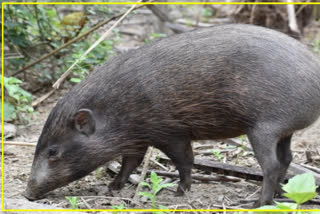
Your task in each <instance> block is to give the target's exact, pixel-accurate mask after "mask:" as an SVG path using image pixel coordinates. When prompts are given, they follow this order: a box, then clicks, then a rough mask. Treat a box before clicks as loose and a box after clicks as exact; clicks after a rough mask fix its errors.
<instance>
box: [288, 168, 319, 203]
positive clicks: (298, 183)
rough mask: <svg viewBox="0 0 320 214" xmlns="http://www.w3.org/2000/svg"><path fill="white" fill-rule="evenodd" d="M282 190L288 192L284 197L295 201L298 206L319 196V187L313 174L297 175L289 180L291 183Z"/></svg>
mask: <svg viewBox="0 0 320 214" xmlns="http://www.w3.org/2000/svg"><path fill="white" fill-rule="evenodd" d="M282 189H283V190H284V191H286V192H287V193H285V194H284V196H286V197H287V198H290V199H292V200H294V201H295V202H296V203H298V204H302V203H304V202H306V201H308V200H310V199H312V198H314V197H316V196H317V193H316V189H317V186H316V184H315V179H314V177H313V175H312V173H304V174H301V175H296V176H295V177H293V178H291V179H289V182H288V183H287V184H286V185H283V186H282Z"/></svg>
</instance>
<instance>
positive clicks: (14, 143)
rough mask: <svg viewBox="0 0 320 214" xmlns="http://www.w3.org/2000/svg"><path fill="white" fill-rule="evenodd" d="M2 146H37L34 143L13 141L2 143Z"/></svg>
mask: <svg viewBox="0 0 320 214" xmlns="http://www.w3.org/2000/svg"><path fill="white" fill-rule="evenodd" d="M3 144H4V145H12V146H37V144H35V143H25V142H14V141H4V142H3Z"/></svg>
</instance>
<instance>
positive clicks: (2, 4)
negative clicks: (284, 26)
mask: <svg viewBox="0 0 320 214" xmlns="http://www.w3.org/2000/svg"><path fill="white" fill-rule="evenodd" d="M21 4H26V5H34V4H40V5H42V4H52V5H58V4H78V5H79V4H84V5H91V4H117V5H125V4H162V5H163V4H176V5H184V4H188V5H199V4H233V5H234V4H235V5H240V4H246V5H252V4H255V5H270V4H273V5H286V4H294V5H301V4H309V5H320V2H289V3H288V2H2V3H1V6H2V8H1V10H2V16H1V21H2V26H1V29H2V37H1V38H2V41H1V47H2V48H1V60H2V61H1V62H2V71H1V73H2V78H1V97H2V98H1V115H3V114H4V110H3V103H4V86H3V79H4V78H3V76H4V50H3V48H4V9H3V8H4V6H5V5H21ZM1 129H2V134H1V139H2V145H1V148H2V150H1V151H2V152H1V153H2V154H1V168H2V170H1V171H2V173H1V184H2V188H1V210H2V211H4V212H28V211H29V212H31V211H32V212H34V211H39V212H45V211H46V212H101V211H107V212H112V211H114V212H156V211H163V212H192V211H195V212H237V211H238V212H240V211H242V212H248V211H254V212H270V211H271V212H272V211H273V212H276V211H278V212H279V211H280V212H293V211H302V212H320V209H314V210H252V209H240V210H236V209H234V210H223V209H210V210H205V209H191V210H187V209H177V210H170V209H168V210H157V209H127V210H115V209H75V210H74V209H4V185H3V184H4V168H3V166H4V146H3V145H4V143H3V142H4V139H3V137H4V133H3V116H2V117H1Z"/></svg>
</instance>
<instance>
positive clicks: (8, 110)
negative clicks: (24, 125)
mask: <svg viewBox="0 0 320 214" xmlns="http://www.w3.org/2000/svg"><path fill="white" fill-rule="evenodd" d="M15 117H16V114H15V109H14V106H13V105H11V104H10V103H8V102H4V103H3V120H4V121H9V120H12V119H15Z"/></svg>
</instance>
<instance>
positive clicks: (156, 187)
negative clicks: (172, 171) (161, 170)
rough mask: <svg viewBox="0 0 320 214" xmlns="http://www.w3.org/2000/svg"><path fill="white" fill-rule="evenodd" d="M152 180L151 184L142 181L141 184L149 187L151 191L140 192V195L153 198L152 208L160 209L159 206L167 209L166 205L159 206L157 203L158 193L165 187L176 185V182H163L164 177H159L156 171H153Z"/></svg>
mask: <svg viewBox="0 0 320 214" xmlns="http://www.w3.org/2000/svg"><path fill="white" fill-rule="evenodd" d="M150 180H151V184H149V183H147V182H141V183H140V185H142V186H146V187H148V188H149V189H150V190H151V192H139V195H142V196H146V197H147V198H149V199H150V200H151V206H152V209H159V208H160V209H165V208H163V207H164V206H159V205H157V204H156V195H157V193H158V192H159V191H160V190H162V189H163V188H166V187H173V186H175V184H172V183H166V184H162V183H161V182H162V181H163V179H162V178H160V177H158V176H157V174H156V173H155V172H151V176H150ZM161 207H162V208H161Z"/></svg>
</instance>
